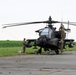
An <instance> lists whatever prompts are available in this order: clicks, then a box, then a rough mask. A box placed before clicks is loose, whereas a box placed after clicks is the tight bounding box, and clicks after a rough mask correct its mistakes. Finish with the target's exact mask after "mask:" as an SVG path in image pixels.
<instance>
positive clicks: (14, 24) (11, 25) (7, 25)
mask: <svg viewBox="0 0 76 75" xmlns="http://www.w3.org/2000/svg"><path fill="white" fill-rule="evenodd" d="M37 23H47V21H41V22H28V23H12V24H4V26H3V28H6V27H13V26H21V25H28V24H37Z"/></svg>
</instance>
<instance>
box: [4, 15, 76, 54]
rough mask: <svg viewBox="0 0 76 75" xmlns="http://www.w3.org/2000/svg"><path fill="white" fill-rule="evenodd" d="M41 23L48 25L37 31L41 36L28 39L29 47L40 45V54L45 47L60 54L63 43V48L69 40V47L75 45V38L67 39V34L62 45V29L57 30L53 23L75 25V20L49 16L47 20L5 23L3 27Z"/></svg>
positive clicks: (45, 49) (46, 49)
mask: <svg viewBox="0 0 76 75" xmlns="http://www.w3.org/2000/svg"><path fill="white" fill-rule="evenodd" d="M39 23H47V24H48V25H47V26H46V27H44V28H42V29H39V30H36V31H35V32H37V33H38V34H39V38H37V39H27V45H26V46H27V47H31V46H34V47H35V48H36V46H39V47H40V49H38V51H37V53H40V54H41V52H42V48H43V49H44V51H48V50H54V51H55V53H56V54H59V50H61V48H60V46H61V45H63V46H62V49H65V46H66V44H67V42H69V44H68V47H69V48H72V47H73V46H74V45H73V42H74V39H66V34H65V36H64V38H63V39H62V41H63V43H62V44H61V45H60V40H61V35H62V34H61V33H60V31H57V30H56V27H53V25H52V24H55V23H61V24H68V26H69V25H74V26H75V24H74V23H73V22H69V23H68V22H60V21H54V20H52V18H51V16H50V17H49V19H48V20H47V21H38V22H27V23H12V24H5V25H4V26H3V28H7V27H13V26H21V25H29V24H39ZM64 30H66V31H69V30H70V29H69V28H68V29H64ZM32 41H34V45H31V44H30V43H31V42H32Z"/></svg>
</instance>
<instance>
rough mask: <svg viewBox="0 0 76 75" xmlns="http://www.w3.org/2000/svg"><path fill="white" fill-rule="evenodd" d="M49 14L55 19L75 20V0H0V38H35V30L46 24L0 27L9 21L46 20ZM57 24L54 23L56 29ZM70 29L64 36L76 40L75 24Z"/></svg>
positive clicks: (36, 35) (36, 36)
mask: <svg viewBox="0 0 76 75" xmlns="http://www.w3.org/2000/svg"><path fill="white" fill-rule="evenodd" d="M49 16H51V17H52V19H53V20H56V21H66V22H68V20H69V21H70V22H76V0H0V40H23V38H26V39H36V38H38V37H39V36H38V33H35V31H36V30H38V29H41V28H44V27H45V26H46V24H31V25H27V26H26V25H24V26H15V27H8V28H5V29H3V28H2V27H3V25H4V24H9V23H24V22H25V23H26V22H34V21H46V20H48V18H49ZM59 26H60V24H55V25H54V27H57V29H59ZM65 28H67V25H65ZM70 29H71V32H70V33H69V34H68V36H67V37H66V38H69V39H75V41H76V34H75V33H76V26H71V25H70Z"/></svg>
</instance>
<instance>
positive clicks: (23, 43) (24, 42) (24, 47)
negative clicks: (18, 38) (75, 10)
mask: <svg viewBox="0 0 76 75" xmlns="http://www.w3.org/2000/svg"><path fill="white" fill-rule="evenodd" d="M22 45H23V51H22V53H25V50H26V38H24V39H23V41H22Z"/></svg>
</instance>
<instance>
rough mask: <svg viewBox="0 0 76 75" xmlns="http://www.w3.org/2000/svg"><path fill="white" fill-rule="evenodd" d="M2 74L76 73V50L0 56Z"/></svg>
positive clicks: (57, 74)
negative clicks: (60, 53) (46, 53)
mask: <svg viewBox="0 0 76 75" xmlns="http://www.w3.org/2000/svg"><path fill="white" fill-rule="evenodd" d="M0 75H76V52H75V51H71V52H64V53H63V54H62V55H55V54H50V55H19V56H12V57H0Z"/></svg>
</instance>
